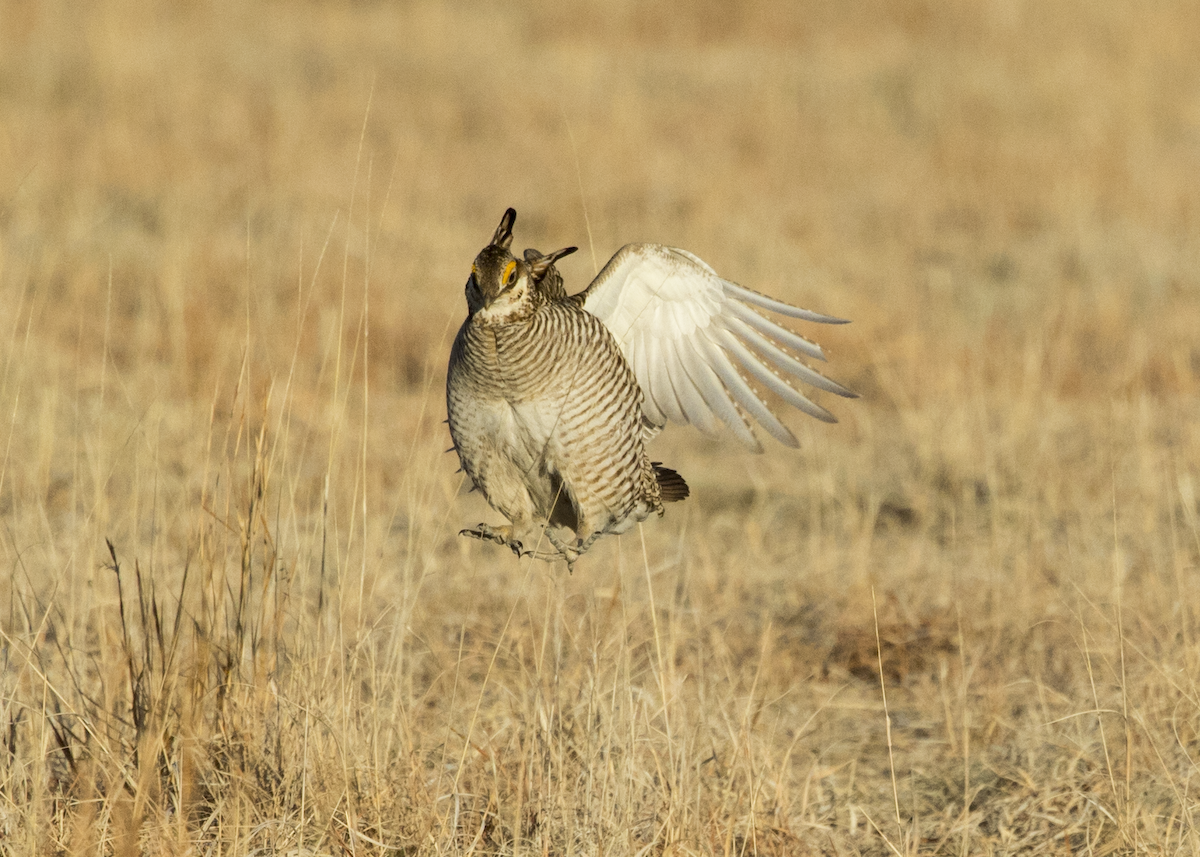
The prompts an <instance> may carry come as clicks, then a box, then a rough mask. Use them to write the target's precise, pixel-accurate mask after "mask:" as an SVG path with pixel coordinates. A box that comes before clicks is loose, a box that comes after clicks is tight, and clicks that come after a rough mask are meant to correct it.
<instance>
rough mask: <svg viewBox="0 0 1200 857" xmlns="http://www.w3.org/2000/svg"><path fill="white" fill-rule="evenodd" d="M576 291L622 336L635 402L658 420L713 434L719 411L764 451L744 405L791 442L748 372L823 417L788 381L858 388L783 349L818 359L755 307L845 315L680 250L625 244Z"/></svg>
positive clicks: (798, 314) (811, 347)
mask: <svg viewBox="0 0 1200 857" xmlns="http://www.w3.org/2000/svg"><path fill="white" fill-rule="evenodd" d="M577 297H578V298H579V299H581V300H582V302H583V306H584V308H585V309H586V310H588V312H590V313H592V314H593V315H595V316H597V317H598V318H600V320H601V321H603V322H604V324H605V326H607V327H608V329H609V330H610V331H612V333H613V335H614V336H615V337H616V339H617V341H618V342H619V343H620V345H621V349H622V350H623V351H624V353H625V358H626V360H628V362H629V365H630V366H631V367H632V369H633V372H634V375H636V376H637V379H638V383H639V384H640V385H641V387H642V392H643V393H645V403H644V405H643V408H642V410H643V412H644V414H645V416H646V418H647V419H648V420H649V421H650V422H651V423H653V424H655V425H658V426H661V425H662V424H663V423H665V422H666V421H667V420H670V421H672V422H678V423H692V424H693V425H695V426H696V427H697V428H699V429H700V430H701V431H703V432H704V433H705V434H715V433H716V431H717V430H718V420H720V421H721V422H724V423H725V424H726V425H728V426H729V427H730V428H731V429H732V430H733V433H734V434H735V435H737V437H738V439H739V440H740V441H741V442H742V443H744V444H745V445H746V446H747V447H749V448H750V449H753V450H755V451H761V450H762V446H761V445H760V444H759V442H758V438H756V437H755V436H754V431H753V430H752V429H751V427H750V423H749V421H748V420H747V418H746V415H747V414H748V415H749V416H751V417H753V418H754V419H755V420H756V421H758V422H759V423H761V424H762V426H763V427H764V428H765V429H766V430H767V431H768V432H769V433H770V434H771V436H772V437H774V438H775V439H776V440H778V441H779V442H780V443H783V444H786V445H787V446H797V445H798V444H797V441H796V438H795V436H794V435H793V434H792V433H791V432H790V431H788V429H787V427H786V426H784V425H783V423H781V422H780V421H779V419H778V418H777V417H776V416H775V414H774V413H772V412H771V409H770V408H768V407H767V405H766V403H765V402H763V400H762V399H761V398H759V396H758V395H757V394H756V393H755V392H754V390H753V389H752V388H751V387H750V385H749V384H748V383H747V380H746V377H745V376H746V375H749V376H750V377H752V378H754V379H755V380H757V381H758V382H760V383H761V384H762V385H763V386H764V387H766V388H768V389H770V390H771V391H773V392H774V393H776V394H778V395H779V396H780V397H781V398H782V399H783V400H784V401H785V402H787V403H788V404H789V405H791V406H793V407H795V408H797V409H799V410H801V411H803V412H804V413H806V414H810V415H812V416H814V417H816V418H817V419H821V420H825V421H826V422H836V420H835V419H834V417H833V415H832V414H830V413H829V411H827V410H825V409H824V408H822V407H821V406H820V405H818V404H816V403H815V402H812V401H810V400H809V399H807V398H806V397H805V396H803V395H801V394H800V393H799V392H798V391H797V390H796V389H795V388H794V387H792V386H791V383H790V382H791V381H793V380H801V381H804V382H806V383H808V384H811V385H813V386H814V387H817V388H819V389H822V390H826V391H828V392H831V393H836V394H837V395H839V396H846V397H849V398H853V397H854V396H855V394H854V393H852V392H850V391H849V390H847V389H846V388H845V387H843V386H841V385H840V384H837V383H835V382H833V381H830V380H829V379H828V378H826V377H825V376H824V375H821V374H820V373H819V372H817V371H816V370H814V369H812V368H811V367H809V366H806V365H805V364H804V363H802V362H800V361H799V360H797V359H796V358H795V357H793V356H792V354H790V353H788V351H785V350H784V349H785V348H786V349H790V350H791V351H792V352H796V353H798V354H802V355H805V356H808V357H811V358H813V359H816V360H824V359H825V355H824V353H823V352H822V351H821V347H820V346H819V345H817V344H816V343H814V342H809V341H808V340H807V339H804V338H803V337H801V336H798V335H797V334H795V333H793V332H792V331H790V330H788V329H787V328H784V327H781V326H780V325H778V324H776V323H775V322H773V321H771V320H770V319H768V318H766V317H765V316H763V315H761V314H759V313H758V312H757V311H756V310H755V307H757V308H759V309H765V310H770V311H771V312H776V313H779V314H781V315H786V316H788V317H790V318H797V319H801V320H804V321H815V322H821V323H823V324H842V323H844V322H843V320H842V319H839V318H833V317H832V316H827V315H821V314H820V313H815V312H811V311H809V310H803V309H799V308H797V307H794V306H791V305H789V304H785V303H783V302H782V301H777V300H775V299H774V298H769V297H767V296H766V295H760V294H759V293H758V292H755V291H751V290H750V289H747V288H744V287H742V286H739V285H737V284H736V283H731V282H729V281H728V280H724V279H721V277H720V276H719V275H718V274H717V272H716V271H714V270H713V269H712V268H711V267H709V266H708V265H707V264H706V263H705V262H703V261H702V260H701V259H699V258H697V257H696V256H694V255H692V254H691V253H688V252H687V251H686V250H677V249H675V248H673V247H664V246H662V245H660V244H628V245H626V246H625V247H622V248H621V249H620V250H618V251H617V253H616V255H615V256H613V257H612V259H611V260H609V263H608V264H607V265H605V266H604V270H602V271H601V272H600V273H599V274H598V275H597V276H596V279H595V280H593V281H592V284H591V285H590V286H588V287H587V289H585V290H584V291H583V292H582V293H581V294H580V295H579V296H577Z"/></svg>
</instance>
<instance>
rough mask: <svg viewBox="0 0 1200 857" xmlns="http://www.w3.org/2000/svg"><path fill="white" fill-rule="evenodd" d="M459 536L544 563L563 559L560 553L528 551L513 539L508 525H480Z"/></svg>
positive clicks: (459, 532)
mask: <svg viewBox="0 0 1200 857" xmlns="http://www.w3.org/2000/svg"><path fill="white" fill-rule="evenodd" d="M458 534H459V535H460V536H470V537H471V538H473V539H479V540H480V541H485V542H495V543H496V544H498V545H504V546H505V547H507V548H509V549H510V550H511V551H512V552H513V553H515V554H516V555H517V556H518V557H522V556H531V557H533V558H534V559H540V560H542V561H543V562H554V560H556V559H562V557H561V556H560V554H559V553H550V552H549V551H539V550H529V549H527V548H526V547H525V544H524V542H522V541H520V540H519V539H514V538H513V537H512V527H510V526H507V525H505V526H500V527H493V526H491V525H490V524H478V525H476V526H474V527H472V528H470V529H466V530H459V531H458Z"/></svg>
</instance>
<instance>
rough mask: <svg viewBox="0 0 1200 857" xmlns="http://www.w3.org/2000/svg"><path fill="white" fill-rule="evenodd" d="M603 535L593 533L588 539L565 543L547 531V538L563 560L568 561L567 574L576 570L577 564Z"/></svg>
mask: <svg viewBox="0 0 1200 857" xmlns="http://www.w3.org/2000/svg"><path fill="white" fill-rule="evenodd" d="M601 535H603V533H592V534H591V535H590V536H588V537H587V538H586V539H578V538H577V539H575V540H574V541H573V542H570V543H568V542H565V541H563V540H562V539H560V538H559V537H558V536H556V535H555V534H554V533H552V532H550V531H549V530H546V538H547V539H549V540H550V544H552V545H554V547H555V549H557V550H558V552H559V554H561V555H562V558H563V559H564V560H566V563H567V572H568V573H569V572H572V571H574V570H575V562H576V561H577V560H578V559H579V558H580V557H581V556H583V555H584V554H585V553H587V552H588V550H589V549H590V548H591V546H592V545H593V544H595V543H596V539H598V538H600V536H601Z"/></svg>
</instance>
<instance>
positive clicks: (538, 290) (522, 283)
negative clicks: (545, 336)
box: [466, 208, 575, 324]
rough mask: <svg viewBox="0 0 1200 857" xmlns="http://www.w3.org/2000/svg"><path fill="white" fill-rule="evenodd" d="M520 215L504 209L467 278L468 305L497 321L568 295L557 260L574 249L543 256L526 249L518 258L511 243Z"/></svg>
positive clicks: (522, 314) (515, 318)
mask: <svg viewBox="0 0 1200 857" xmlns="http://www.w3.org/2000/svg"><path fill="white" fill-rule="evenodd" d="M516 219H517V213H516V212H515V211H513V209H511V208H510V209H508V210H507V211H506V212H504V217H502V218H501V219H500V225H499V226H497V227H496V232H495V234H494V235H493V236H492V240H491V243H490V244H488V245H487V246H486V247H484V248H483V249H482V250H480V251H479V255H478V256H476V257H475V262H474V263H473V264H472V265H471V276H470V277H468V278H467V289H466V292H467V306H468V307H469V308H470V312H471V315H477V314H481V317H482V318H483V319H484V320H486V321H489V322H492V323H495V324H503V323H505V322H510V321H518V320H520V319H522V318H526V317H528V316H529V315H531V314H532V313H534V312H536V311H537V309H538V307H540V306H542V305H543V304H544V303H546V302H547V301H548V300H555V299H557V298H559V297H560V295H559V294H558V293H559V292H562V295H561V296H562V297H565V296H566V293H565V291H564V290H563V288H562V278H561V277H560V276H559V275H558V271H557V270H555V268H554V262H555V261H556V260H558V259H561V258H562V257H563V256H566V255H567V254H568V253H573V252H575V248H574V247H567V248H565V249H563V250H559V251H557V252H555V253H550V254H549V255H546V256H543V255H541V254H540V253H538V252H536V251H529V250H527V251H525V259H524V260H522V259H518V258H517V257H516V256H514V255H513V254H512V251H511V250H510V249H509V248H510V247H511V246H512V227H513V223H514V222H515V221H516Z"/></svg>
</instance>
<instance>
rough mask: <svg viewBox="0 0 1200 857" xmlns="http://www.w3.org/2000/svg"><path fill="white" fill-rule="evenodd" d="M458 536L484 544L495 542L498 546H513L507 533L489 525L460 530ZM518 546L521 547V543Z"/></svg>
mask: <svg viewBox="0 0 1200 857" xmlns="http://www.w3.org/2000/svg"><path fill="white" fill-rule="evenodd" d="M458 534H459V535H460V536H470V537H471V538H473V539H479V540H480V541H483V542H495V543H496V544H498V545H507V544H512V540H511V539H510V538H509V537H508V534H507V533H504V532H503V531H500V530H496V529H493V528H492V527H489V526H488V525H487V524H479V525H478V526H475V527H472V528H470V529H466V530H459V531H458ZM516 544H518V545H519V544H520V542H517V543H516Z"/></svg>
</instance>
